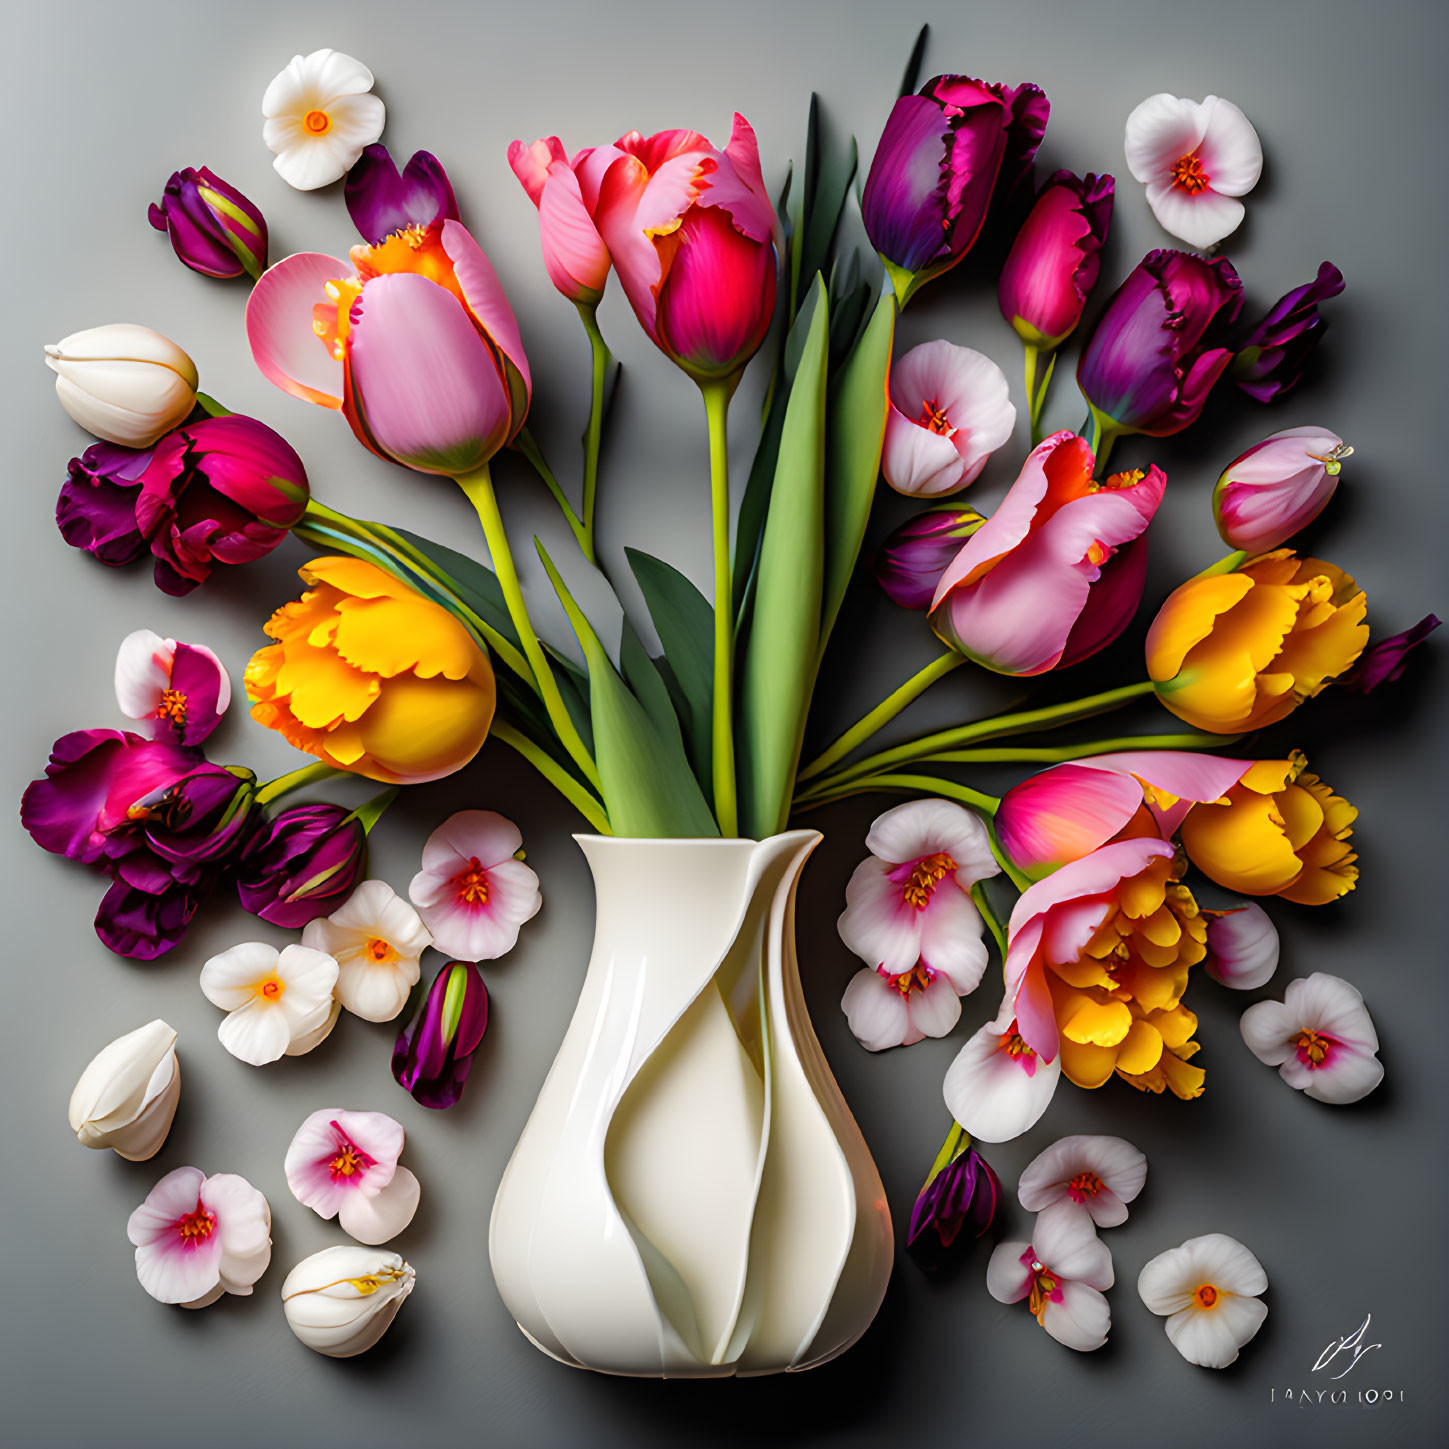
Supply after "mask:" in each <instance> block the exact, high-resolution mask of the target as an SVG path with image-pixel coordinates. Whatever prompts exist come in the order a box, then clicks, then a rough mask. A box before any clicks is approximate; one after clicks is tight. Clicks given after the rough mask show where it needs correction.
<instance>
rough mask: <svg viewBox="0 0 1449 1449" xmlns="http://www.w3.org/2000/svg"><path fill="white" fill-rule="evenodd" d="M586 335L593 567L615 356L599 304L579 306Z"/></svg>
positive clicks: (587, 515) (588, 525)
mask: <svg viewBox="0 0 1449 1449" xmlns="http://www.w3.org/2000/svg"><path fill="white" fill-rule="evenodd" d="M577 306H578V309H579V317H580V318H581V319H582V321H583V324H584V331H585V332H586V333H588V336H589V348H590V351H591V352H592V354H593V374H592V377H591V380H590V390H589V426H588V430H587V431H586V432H585V433H584V536H585V538H587V539H588V543H587V545H586V546H585V548H584V552H585V553H586V554H587V555H588V557H589V562H590V563H595V562H597V560H596V559H595V556H594V498H595V494H596V491H597V488H598V483H599V449H600V447H601V446H602V443H603V438H604V406H605V404H604V391H605V384H606V383H607V382H608V378H609V364H610V363H611V362H612V361H613V360H614V355H613V353H612V352H610V351H609V344H608V343H607V342H605V341H604V334H603V333H602V332H600V331H599V318H598V304H597V303H595V304H594V305H593V306H589V305H588V304H586V303H584V302H580V303H578V304H577Z"/></svg>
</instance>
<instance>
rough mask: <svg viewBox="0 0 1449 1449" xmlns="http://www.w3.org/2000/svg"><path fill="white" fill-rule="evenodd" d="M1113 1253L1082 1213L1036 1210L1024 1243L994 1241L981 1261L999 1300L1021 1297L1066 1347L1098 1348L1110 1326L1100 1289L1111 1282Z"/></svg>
mask: <svg viewBox="0 0 1449 1449" xmlns="http://www.w3.org/2000/svg"><path fill="white" fill-rule="evenodd" d="M1112 1281H1113V1274H1112V1254H1111V1253H1110V1252H1109V1251H1108V1248H1107V1245H1106V1244H1105V1243H1104V1242H1103V1241H1102V1240H1101V1238H1099V1237H1098V1236H1097V1234H1096V1232H1095V1231H1094V1230H1093V1228H1092V1220H1091V1219H1090V1218H1089V1217H1087V1215H1086V1214H1085V1213H1074V1212H1061V1211H1059V1210H1057V1209H1049V1210H1048V1211H1046V1212H1043V1213H1039V1214H1038V1215H1037V1219H1036V1222H1035V1224H1034V1225H1033V1227H1032V1234H1031V1242H1029V1243H1021V1242H1016V1243H999V1244H997V1247H996V1251H995V1252H993V1253H992V1255H991V1261H990V1262H989V1263H987V1265H986V1289H987V1292H989V1293H990V1294H991V1296H992V1297H993V1298H994V1299H996V1301H997V1302H998V1303H1020V1302H1021V1300H1022V1299H1023V1298H1024V1299H1026V1301H1027V1306H1028V1307H1029V1308H1030V1309H1031V1311H1032V1314H1033V1316H1034V1317H1035V1318H1036V1321H1037V1322H1038V1323H1040V1324H1041V1326H1042V1327H1043V1328H1044V1329H1046V1331H1047V1332H1048V1333H1049V1334H1051V1336H1052V1337H1053V1338H1054V1339H1056V1341H1057V1342H1058V1343H1060V1344H1064V1345H1065V1346H1066V1347H1067V1348H1074V1349H1076V1350H1077V1351H1078V1352H1081V1353H1087V1352H1090V1351H1091V1350H1092V1349H1097V1348H1101V1346H1102V1345H1103V1344H1104V1343H1106V1341H1107V1331H1108V1330H1109V1329H1110V1328H1111V1327H1112V1310H1111V1309H1110V1308H1109V1307H1108V1306H1107V1300H1106V1299H1105V1298H1104V1297H1103V1296H1102V1290H1104V1289H1107V1288H1110V1287H1111V1286H1112Z"/></svg>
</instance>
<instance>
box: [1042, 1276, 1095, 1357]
mask: <svg viewBox="0 0 1449 1449" xmlns="http://www.w3.org/2000/svg"><path fill="white" fill-rule="evenodd" d="M1060 1286H1061V1291H1062V1297H1061V1302H1059V1303H1058V1302H1055V1301H1053V1300H1048V1302H1047V1303H1046V1305H1045V1307H1044V1308H1043V1310H1042V1315H1041V1326H1042V1327H1043V1328H1044V1329H1046V1331H1047V1332H1048V1333H1049V1334H1051V1336H1052V1337H1053V1338H1054V1339H1056V1341H1057V1342H1058V1343H1059V1344H1061V1345H1062V1346H1063V1347H1064V1348H1074V1349H1076V1350H1077V1352H1078V1353H1091V1352H1092V1351H1093V1350H1094V1349H1098V1348H1101V1346H1102V1345H1103V1344H1104V1343H1106V1341H1107V1334H1108V1332H1109V1331H1110V1330H1111V1327H1112V1310H1111V1308H1109V1307H1108V1305H1107V1300H1106V1299H1105V1298H1104V1297H1103V1296H1102V1295H1101V1294H1100V1293H1099V1292H1097V1290H1096V1289H1095V1288H1092V1287H1090V1286H1089V1285H1088V1284H1086V1283H1077V1282H1074V1281H1073V1280H1072V1279H1070V1278H1068V1279H1066V1280H1065V1281H1064V1282H1063V1283H1062V1284H1061V1285H1060Z"/></svg>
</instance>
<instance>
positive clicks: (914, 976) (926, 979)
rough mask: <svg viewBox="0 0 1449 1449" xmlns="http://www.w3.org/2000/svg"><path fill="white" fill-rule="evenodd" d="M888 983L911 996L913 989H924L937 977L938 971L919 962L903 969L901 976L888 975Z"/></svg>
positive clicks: (905, 994)
mask: <svg viewBox="0 0 1449 1449" xmlns="http://www.w3.org/2000/svg"><path fill="white" fill-rule="evenodd" d="M881 975H882V976H885V980H886V985H888V986H893V987H895V989H896V990H897V991H899V992H900V993H901V995H902V996H909V995H910V994H911V993H912V992H913V991H924V990H925V989H926V988H927V987H928V986H929V985H930V984H931V982H932V981H934V980H935V979H936V973H935V972H934V971H932V970H931V968H930V967H929V966H925V965H921V964H917V965H915V966H913V967H911V969H910V970H909V971H902V972H901V974H900V975H899V976H889V975H886V973H885V972H884V971H882V972H881Z"/></svg>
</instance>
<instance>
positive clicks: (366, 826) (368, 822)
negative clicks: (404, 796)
mask: <svg viewBox="0 0 1449 1449" xmlns="http://www.w3.org/2000/svg"><path fill="white" fill-rule="evenodd" d="M397 796H398V787H397V786H396V785H394V786H393V787H392V789H391V790H384V791H383V792H382V793H381V794H380V795H374V796H373V797H372V799H371V800H368V801H366V802H364V803H363V804H361V805H359V806H358V807H357V809H356V810H354V811H353V812H352V814H351V815H350V816H348V819H349V820H358V821H361V823H362V833H363V834H364V835H371V834H372V827H373V826H374V825H376V824H377V822H378V821H379V820H381V819H382V816H383V812H384V811H385V810H386V809H387V807H388V806H389V805H391V804H392V802H393V801H394V800H396V799H397Z"/></svg>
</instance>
